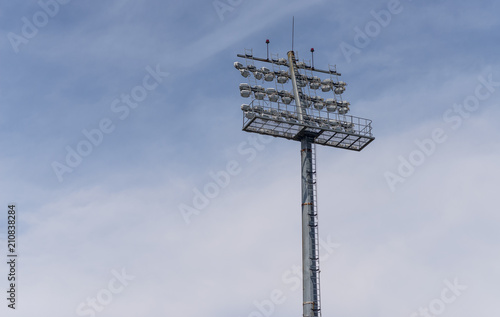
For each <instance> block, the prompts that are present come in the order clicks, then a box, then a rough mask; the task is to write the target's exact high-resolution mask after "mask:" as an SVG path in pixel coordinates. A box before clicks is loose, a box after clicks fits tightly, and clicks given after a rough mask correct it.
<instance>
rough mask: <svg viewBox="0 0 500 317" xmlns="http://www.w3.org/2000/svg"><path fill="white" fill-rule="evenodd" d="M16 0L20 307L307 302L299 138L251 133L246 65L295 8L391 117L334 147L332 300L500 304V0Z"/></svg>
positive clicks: (7, 99)
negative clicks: (244, 93) (359, 138)
mask: <svg viewBox="0 0 500 317" xmlns="http://www.w3.org/2000/svg"><path fill="white" fill-rule="evenodd" d="M1 4H2V5H1V6H0V30H1V33H0V35H1V36H0V39H1V40H0V133H1V137H0V148H1V149H2V150H1V152H0V172H1V177H0V192H1V195H0V209H2V210H3V212H2V213H1V214H2V216H1V217H0V226H1V227H0V234H1V236H0V245H2V247H1V249H2V250H3V251H2V252H1V254H0V257H2V259H3V260H2V261H1V263H3V264H2V265H0V287H1V290H2V292H3V294H4V297H5V296H6V295H5V294H6V291H7V270H8V267H7V265H6V261H7V260H6V252H7V251H6V245H7V241H6V237H7V233H6V229H7V228H6V220H7V215H6V212H7V205H8V204H9V203H12V202H15V203H16V204H17V209H18V246H17V247H18V253H19V258H18V261H19V264H18V268H17V269H18V278H19V281H18V303H17V309H16V311H15V312H13V311H12V310H11V309H8V308H7V304H8V302H7V300H5V299H1V300H0V303H1V304H0V307H1V308H0V312H1V315H2V316H27V317H28V316H29V317H31V316H52V317H68V316H94V314H95V316H107V317H113V316H121V317H122V316H148V317H160V316H186V317H195V316H218V317H247V316H251V317H258V316H262V317H264V316H266V317H269V316H273V317H281V316H300V315H301V314H302V302H301V297H302V294H301V286H300V287H298V288H297V286H298V284H297V283H296V282H297V275H296V274H295V273H294V270H293V268H294V267H296V266H300V265H301V236H300V234H301V231H300V226H301V224H300V221H301V217H300V152H299V148H300V145H299V143H297V142H291V141H286V140H283V139H265V140H263V141H265V143H263V142H262V141H258V142H259V143H258V144H257V146H253V145H251V143H250V142H253V141H251V139H249V138H252V137H255V135H252V134H248V133H246V132H243V131H241V124H242V114H241V110H240V105H241V103H243V102H245V99H242V98H241V97H240V95H239V91H238V84H239V83H240V82H245V81H246V80H245V79H244V78H242V77H241V76H240V74H239V73H238V72H237V71H236V70H235V69H234V67H233V62H234V61H237V60H238V58H237V57H236V54H238V53H243V52H244V49H245V48H253V49H254V54H255V55H257V56H265V54H266V46H265V40H266V39H270V41H271V44H270V50H271V52H273V53H279V54H280V55H281V56H285V54H286V52H287V51H288V50H290V48H291V34H290V33H291V21H292V16H295V26H296V29H295V51H296V52H298V55H299V57H300V58H307V59H309V56H310V55H309V54H310V53H309V49H310V48H311V47H314V48H315V50H316V53H315V66H316V67H323V68H326V66H327V65H328V64H329V63H330V64H336V65H337V68H338V71H339V72H341V73H342V75H343V76H342V80H344V81H346V82H347V83H348V86H347V90H346V92H345V94H344V98H345V99H347V100H349V101H350V102H351V113H350V114H352V115H355V116H360V117H364V118H369V119H372V120H373V132H374V135H375V137H376V140H375V141H374V142H373V143H372V144H370V145H369V146H368V147H367V148H366V149H365V150H363V151H362V152H359V153H358V152H350V151H342V150H339V149H335V148H318V151H317V154H318V155H317V156H318V172H319V175H318V191H319V193H318V201H319V204H318V205H319V213H320V215H319V219H320V228H319V231H320V236H321V239H322V253H321V255H322V258H321V278H322V279H321V290H322V304H323V305H322V306H323V307H322V313H323V316H325V317H326V316H342V317H355V316H356V317H358V316H371V317H379V316H380V317H382V316H384V317H388V316H398V317H400V316H401V317H415V316H425V315H424V312H423V310H420V312H419V309H420V308H426V309H428V310H429V312H428V313H429V314H430V315H431V316H438V315H439V316H454V317H460V316H471V315H473V316H494V315H498V314H499V313H500V308H499V306H498V304H497V302H498V294H499V292H498V281H500V273H499V270H498V268H499V267H500V254H499V251H498V244H499V243H500V233H499V232H498V223H499V220H500V216H499V213H498V211H499V210H498V189H499V186H498V179H499V178H500V172H499V168H498V164H499V163H498V162H499V161H500V149H499V136H500V128H499V119H500V110H499V107H498V104H499V102H500V62H499V58H498V52H499V51H500V25H499V24H500V20H499V18H498V12H499V11H500V4H499V3H498V2H496V1H493V0H490V1H488V0H482V1H475V2H471V1H451V0H447V1H445V0H439V1H410V0H401V1H394V0H391V1H365V0H364V1H356V2H353V1H324V0H315V1H259V0H258V1H236V0H234V1H229V0H220V1H215V2H212V1H183V2H180V1H177V2H174V1H158V0H156V1H153V0H151V1H125V0H122V1H78V0H73V1H68V0H65V1H62V0H61V3H59V2H57V5H55V4H56V2H54V1H51V0H41V1H40V2H38V3H37V2H35V1H30V2H19V1H6V0H2V1H1ZM44 8H45V9H44ZM44 10H45V11H44ZM152 73H153V74H155V75H154V76H152V75H151V74H152ZM167 73H168V74H167ZM145 86H147V87H149V88H148V89H146V88H144V87H145ZM127 95H128V96H130V95H135V96H136V97H137V96H138V98H139V99H140V101H137V102H135V101H134V100H131V99H129V101H128V104H127V103H126V101H124V100H126V99H124V98H127ZM130 105H132V106H130ZM96 129H101V130H102V131H101V132H97V130H96ZM103 131H105V132H103ZM86 135H93V138H94V139H93V140H94V144H92V143H90V141H89V140H88V137H87V136H86ZM99 135H102V137H99ZM433 136H434V139H435V140H436V141H429V140H432V138H433ZM418 144H420V145H422V144H425V145H426V147H424V148H423V149H422V148H421V146H420V147H419V145H418ZM89 146H90V147H89ZM79 147H80V148H79ZM78 148H79V149H80V151H83V152H84V153H85V156H82V157H81V159H80V160H78V159H77V158H75V156H74V155H73V156H72V155H71V154H68V153H72V151H78ZM68 155H69V157H70V158H69V159H68ZM67 160H69V163H68V161H67ZM404 162H406V163H404ZM408 162H410V163H408ZM411 162H414V163H415V164H414V163H411ZM69 164H72V166H70V165H69ZM228 164H229V165H230V166H231V165H233V167H234V165H235V164H236V165H237V168H236V172H235V173H233V174H234V175H233V176H231V178H230V181H229V184H228V185H227V186H225V187H224V188H218V190H217V193H216V195H215V194H214V195H212V197H213V198H207V201H205V204H204V205H206V206H204V205H203V204H202V205H201V206H200V205H199V204H201V203H203V201H201V200H200V199H199V198H197V197H198V196H199V195H198V194H196V193H197V192H198V191H201V192H203V191H204V190H205V188H207V186H208V187H210V186H212V185H210V183H213V182H214V180H213V178H212V176H211V175H213V174H217V173H220V172H221V171H225V170H226V169H227V168H228ZM403 165H404V166H403ZM410 165H411V166H410ZM54 166H57V167H58V168H59V176H58V173H57V172H56V170H55V169H54V168H55V167H54ZM62 166H65V167H66V169H64V168H63V167H62ZM61 168H63V171H64V172H61ZM233 172H234V171H233ZM212 188H213V186H212ZM214 196H215V197H214ZM193 200H195V202H197V203H198V207H200V208H198V213H199V214H198V215H190V216H188V217H187V218H186V216H184V217H183V214H182V212H181V209H182V208H180V207H179V206H189V207H190V208H196V206H193ZM184 209H185V208H184ZM191 210H192V209H191ZM186 219H187V220H188V222H186ZM124 272H125V273H124ZM117 275H118V276H119V275H122V277H121V280H120V279H117V277H116V276H117ZM123 275H124V276H125V277H123ZM120 281H121V282H120ZM446 281H447V282H446ZM450 283H451V284H453V283H457V284H459V285H462V286H461V287H458V290H457V289H456V287H455V288H454V289H453V290H451V289H450V286H449V285H450ZM465 287H466V288H465ZM272 293H273V294H274V296H273V295H272ZM276 294H279V296H278V295H276ZM443 296H444V297H443ZM2 298H3V297H2ZM92 298H96V301H95V304H94V305H95V306H94V308H92V306H91V305H90V304H89V303H90V302H91V301H92ZM273 299H274V300H275V302H277V303H273V304H272V305H269V303H270V301H271V302H272V300H273ZM259 307H260V308H259Z"/></svg>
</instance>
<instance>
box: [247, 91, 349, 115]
mask: <svg viewBox="0 0 500 317" xmlns="http://www.w3.org/2000/svg"><path fill="white" fill-rule="evenodd" d="M252 92H253V94H254V97H255V99H257V100H264V98H265V97H267V99H268V100H269V101H271V102H278V100H279V99H280V98H281V102H282V103H284V104H285V105H289V104H290V103H291V102H292V100H293V99H294V98H293V95H292V93H291V92H289V91H286V90H281V91H277V90H276V89H274V88H267V89H264V88H263V87H262V86H259V85H255V86H253V87H251V86H250V85H249V84H246V83H242V84H240V94H241V96H242V97H244V98H248V97H250V95H251V94H252ZM300 98H301V100H300V104H301V105H302V106H303V107H304V108H309V107H311V105H313V106H314V108H316V109H317V110H322V109H323V108H325V107H326V111H328V112H335V111H337V110H338V112H339V114H346V113H347V112H349V102H348V101H337V100H335V99H334V98H328V99H324V98H322V97H319V96H308V95H304V94H302V95H301V96H300Z"/></svg>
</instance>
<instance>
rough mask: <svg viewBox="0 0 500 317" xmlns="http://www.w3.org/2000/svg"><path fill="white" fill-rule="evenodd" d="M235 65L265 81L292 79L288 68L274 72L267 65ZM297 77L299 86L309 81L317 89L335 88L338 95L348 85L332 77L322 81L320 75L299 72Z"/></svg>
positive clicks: (303, 85)
mask: <svg viewBox="0 0 500 317" xmlns="http://www.w3.org/2000/svg"><path fill="white" fill-rule="evenodd" d="M234 67H235V68H236V69H238V70H239V71H240V73H241V75H242V76H243V77H245V78H247V77H248V76H250V73H252V74H253V75H254V77H255V79H257V80H262V79H264V80H265V81H273V80H274V79H275V77H276V81H277V82H278V83H279V84H286V83H287V82H288V80H289V79H290V74H289V73H288V71H286V70H281V71H276V72H274V71H271V70H270V69H269V68H267V67H261V68H257V67H255V65H248V66H246V67H245V66H243V64H241V63H240V62H234ZM296 79H297V86H298V87H301V88H302V87H306V86H307V84H308V83H309V87H310V88H311V89H314V90H316V89H319V88H321V90H322V91H323V92H328V91H330V90H333V91H334V92H335V93H336V94H338V95H340V94H342V93H343V92H344V91H345V86H346V85H347V84H346V83H345V82H343V81H339V82H334V81H333V80H332V79H331V78H326V79H324V80H323V81H321V78H319V77H318V76H312V77H308V76H306V75H302V74H297V76H296Z"/></svg>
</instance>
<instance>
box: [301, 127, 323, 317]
mask: <svg viewBox="0 0 500 317" xmlns="http://www.w3.org/2000/svg"><path fill="white" fill-rule="evenodd" d="M300 143H301V167H302V279H303V316H304V317H317V316H320V315H321V314H320V309H321V306H320V293H319V241H318V240H319V238H318V218H317V209H316V208H315V204H316V201H315V185H316V184H315V181H316V178H315V172H316V171H315V165H316V164H315V162H314V160H315V156H313V148H312V143H313V137H312V136H307V135H306V136H304V137H303V138H302V139H301V142H300Z"/></svg>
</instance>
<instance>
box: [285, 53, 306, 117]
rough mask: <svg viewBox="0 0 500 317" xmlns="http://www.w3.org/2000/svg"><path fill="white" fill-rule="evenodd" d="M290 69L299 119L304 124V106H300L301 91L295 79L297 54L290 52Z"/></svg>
mask: <svg viewBox="0 0 500 317" xmlns="http://www.w3.org/2000/svg"><path fill="white" fill-rule="evenodd" d="M288 68H290V77H291V78H292V85H293V94H294V96H295V104H296V105H297V119H299V122H300V123H302V122H303V121H304V119H303V118H302V105H301V104H300V96H299V89H298V88H297V80H296V79H295V54H294V53H293V51H290V52H288Z"/></svg>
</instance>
